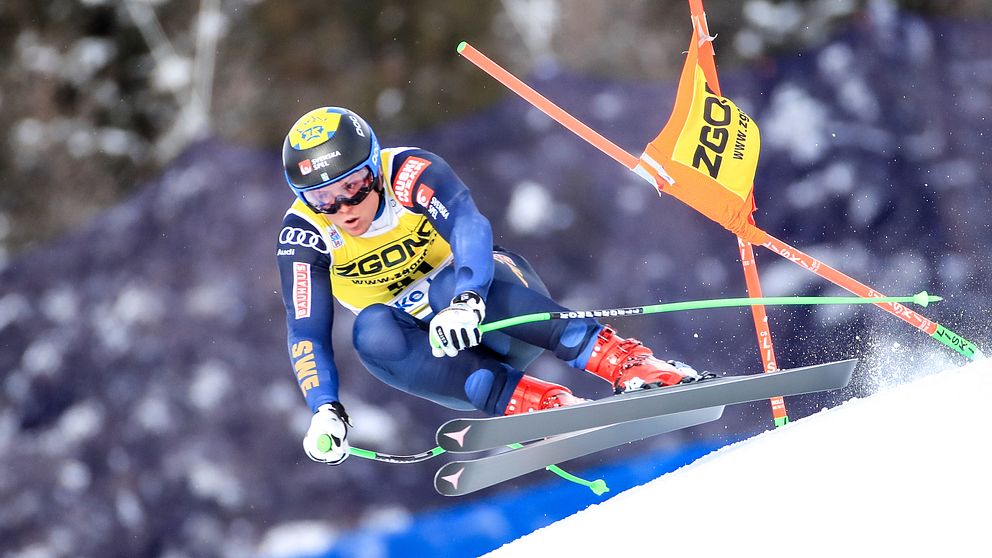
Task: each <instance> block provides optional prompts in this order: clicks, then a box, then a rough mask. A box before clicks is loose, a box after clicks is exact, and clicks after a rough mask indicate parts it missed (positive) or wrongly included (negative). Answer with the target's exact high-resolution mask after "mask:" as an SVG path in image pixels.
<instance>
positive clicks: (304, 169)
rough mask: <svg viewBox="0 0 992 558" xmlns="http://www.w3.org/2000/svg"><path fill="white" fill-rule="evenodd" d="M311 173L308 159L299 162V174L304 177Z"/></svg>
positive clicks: (311, 169)
mask: <svg viewBox="0 0 992 558" xmlns="http://www.w3.org/2000/svg"><path fill="white" fill-rule="evenodd" d="M312 172H313V163H311V162H310V159H304V160H302V161H300V173H302V174H303V175H304V176H306V175H308V174H310V173H312Z"/></svg>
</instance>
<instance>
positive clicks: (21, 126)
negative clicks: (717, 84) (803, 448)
mask: <svg viewBox="0 0 992 558" xmlns="http://www.w3.org/2000/svg"><path fill="white" fill-rule="evenodd" d="M706 8H707V14H708V19H709V22H710V26H711V31H712V32H714V33H715V34H717V40H716V43H715V46H716V49H717V60H718V65H719V68H720V71H721V80H722V84H723V89H724V92H725V94H727V95H728V96H730V97H731V98H733V99H734V100H735V101H736V102H737V103H738V104H739V105H741V106H742V108H744V109H745V110H746V111H747V112H748V113H749V114H751V115H752V116H753V117H754V118H755V119H756V121H757V123H758V125H759V126H760V128H761V131H762V144H763V145H762V147H763V150H762V160H761V162H760V164H759V170H758V176H757V179H756V182H757V189H756V199H757V201H758V204H759V209H758V213H757V214H756V218H757V220H758V223H759V225H762V226H763V227H764V228H765V229H766V230H768V231H769V232H771V233H772V234H774V235H776V236H778V237H779V238H782V239H784V240H786V241H789V242H791V243H792V244H794V245H795V246H797V247H799V248H802V249H804V250H807V251H809V252H810V253H812V254H813V255H815V256H817V257H820V258H821V259H823V260H824V261H826V262H828V263H830V264H832V265H834V266H835V267H838V268H840V269H842V270H843V271H845V272H847V273H848V274H850V275H852V276H854V277H855V278H858V279H860V280H862V281H864V282H866V283H868V284H870V285H872V286H875V287H876V288H878V289H879V290H881V291H884V292H887V293H888V294H912V293H914V292H916V291H919V290H922V289H924V288H925V289H928V290H930V291H931V292H935V293H937V294H942V295H944V296H946V297H948V300H947V301H945V302H944V303H942V304H941V305H938V306H936V307H934V308H931V309H928V310H926V311H924V313H925V314H926V315H927V316H929V317H931V318H933V319H935V320H937V321H939V322H941V323H945V324H946V325H948V326H949V327H951V328H952V329H954V330H956V331H959V332H960V333H962V334H963V335H965V336H966V337H969V338H971V339H973V340H975V341H976V342H979V343H980V344H982V342H983V341H986V345H987V340H988V339H989V338H990V336H989V332H988V324H989V304H988V293H989V286H990V285H989V282H990V279H989V271H990V270H989V262H988V258H987V256H986V255H985V251H984V247H985V246H986V244H987V243H988V242H989V241H990V240H992V217H990V216H989V215H988V208H989V207H990V201H992V200H990V193H989V182H990V178H992V172H990V168H989V163H988V158H989V148H988V145H989V137H990V135H992V125H990V107H992V77H990V76H992V54H990V52H992V3H990V2H988V1H979V0H972V1H960V2H952V1H931V2H925V1H904V2H895V1H884V0H876V1H869V2H858V1H854V0H820V1H812V2H771V1H764V0H749V1H744V2H730V1H717V0H710V1H709V2H707V3H706ZM690 33H691V28H690V25H689V20H688V8H687V6H686V3H685V2H683V1H675V0H671V1H667V0H666V1H653V2H649V1H646V0H643V1H641V0H631V1H626V0H625V1H610V2H593V1H568V0H504V1H501V2H495V1H492V2H488V1H487V2H441V1H416V2H414V1H405V2H400V1H396V2H375V1H352V2H337V1H334V2H318V1H294V2H275V1H264V0H243V1H225V0H202V1H193V0H174V1H170V0H143V1H125V0H118V1H111V0H61V1H60V0H54V1H46V2H33V1H28V0H19V1H17V0H15V1H7V2H2V3H0V62H2V64H0V83H2V87H0V134H2V138H3V140H2V141H3V149H2V151H0V372H2V377H0V381H2V384H0V387H2V390H0V464H2V467H0V470H2V476H0V502H3V505H2V506H0V552H2V553H3V554H5V555H11V556H186V555H191V556H244V555H252V554H256V553H259V552H261V553H265V554H269V555H274V554H280V553H287V552H291V551H293V549H296V550H295V551H298V552H301V551H302V550H301V549H306V548H311V549H312V548H319V547H320V545H321V544H326V542H327V541H329V540H332V539H333V538H334V537H335V536H336V535H337V534H340V533H341V532H344V531H346V530H348V529H353V528H355V527H358V526H363V525H367V524H374V523H376V522H380V523H381V522H383V521H393V522H397V523H403V521H405V518H408V517H410V514H413V513H416V512H420V511H424V510H431V509H438V508H442V507H444V506H448V505H450V504H451V501H450V500H444V499H442V498H441V497H438V496H436V495H435V494H434V492H433V490H432V489H431V488H430V479H431V476H432V474H433V471H434V469H435V468H436V467H435V465H436V464H426V465H422V466H421V465H418V466H411V467H407V468H402V467H396V466H388V465H381V464H375V463H368V462H361V461H359V460H358V459H352V460H350V461H349V462H348V463H347V464H346V465H345V466H342V467H338V468H335V469H327V468H324V467H319V466H316V465H314V464H312V463H310V462H309V461H308V460H307V459H306V457H305V456H304V455H303V452H302V450H301V447H300V439H301V437H302V434H303V432H304V431H305V429H306V426H307V424H308V421H309V416H308V412H307V410H306V408H305V405H304V403H303V401H302V398H301V397H300V395H299V392H298V390H297V389H296V387H295V384H294V381H293V378H292V376H291V371H290V367H289V362H288V357H287V355H286V349H285V317H284V314H283V310H282V304H281V300H280V297H279V295H278V293H277V290H278V281H277V276H276V273H275V261H274V246H275V235H276V233H277V231H278V226H279V222H280V219H281V217H282V212H283V211H284V208H285V207H287V206H288V205H289V204H290V203H291V201H292V199H293V196H292V194H291V193H290V192H289V190H288V188H287V187H286V186H285V184H284V182H283V179H282V177H281V169H280V162H279V152H278V149H279V146H280V145H281V142H282V139H283V134H284V133H285V131H286V130H287V129H288V127H289V125H290V124H292V122H294V121H295V120H296V118H298V117H299V116H300V115H302V114H303V113H305V112H306V111H308V110H309V109H311V108H314V107H317V106H323V105H329V104H335V105H342V106H347V107H349V108H352V109H354V110H356V111H358V112H359V113H361V114H363V115H365V116H366V118H367V119H368V120H369V121H370V122H371V123H372V125H373V126H374V127H375V128H376V130H377V132H378V134H379V135H380V139H381V140H383V142H384V143H385V144H386V145H417V146H420V147H424V148H427V149H430V150H432V151H435V152H437V153H439V154H441V155H442V156H444V157H446V158H447V159H448V160H449V162H450V163H451V164H452V166H453V167H454V168H455V170H456V171H457V172H458V173H459V174H460V175H461V176H462V178H463V179H464V180H465V181H466V182H467V183H468V184H469V185H470V187H471V188H472V189H473V193H474V195H475V197H476V200H477V201H478V203H479V205H480V206H481V207H482V209H483V211H484V213H486V214H487V215H488V216H489V217H490V219H491V220H492V221H493V223H494V226H495V228H496V233H497V241H498V242H499V243H501V244H504V245H506V246H508V247H511V248H513V249H516V250H517V251H519V252H521V253H522V254H523V255H524V256H525V257H527V258H528V259H530V260H531V262H532V263H533V264H534V265H535V267H536V268H537V269H538V271H539V272H540V273H541V274H542V276H543V277H544V278H545V280H546V282H547V283H548V285H549V287H550V288H551V290H552V292H553V294H555V295H556V296H557V297H558V298H559V299H560V300H562V301H563V302H565V303H566V304H569V305H571V306H572V307H575V308H584V309H585V308H596V307H604V306H626V305H641V304H652V303H656V302H658V301H676V300H686V299H690V298H711V297H721V296H742V295H743V293H744V289H743V279H742V277H741V272H740V264H739V262H738V260H737V258H738V256H737V249H736V242H735V240H734V239H733V238H732V237H731V236H730V235H729V234H728V233H726V232H725V231H723V230H722V229H720V228H719V227H717V226H716V225H714V224H712V223H709V222H706V221H705V219H704V218H703V217H701V216H699V215H697V214H695V213H694V212H692V211H691V210H689V209H687V208H685V207H684V206H682V205H681V204H679V203H678V202H676V201H674V200H673V199H671V198H667V197H665V198H659V197H658V196H657V195H655V194H654V193H652V192H651V191H650V190H649V189H648V188H645V184H644V183H643V182H642V181H640V179H638V178H637V177H636V176H634V175H633V174H631V173H629V172H627V171H625V170H624V169H623V168H621V167H619V166H618V165H616V164H615V163H614V162H613V161H611V160H610V159H608V158H606V157H605V156H603V155H601V154H600V153H599V152H598V151H596V150H595V149H593V148H591V147H588V146H587V145H585V144H584V143H582V142H581V140H578V139H577V138H575V137H574V136H572V135H571V134H569V133H568V132H567V131H564V130H563V129H561V128H560V127H559V126H557V125H556V124H554V123H553V122H551V121H550V120H548V119H547V118H546V117H545V116H543V115H542V114H540V113H538V112H536V111H535V110H533V109H531V108H530V107H529V106H528V105H526V104H525V103H523V102H522V101H520V100H518V99H516V98H515V97H513V96H512V94H509V93H508V92H507V91H505V90H504V89H503V87H502V86H500V85H499V84H497V83H495V82H494V81H492V80H491V78H489V77H488V76H486V75H485V74H483V73H482V72H481V71H479V70H478V69H476V68H475V67H474V66H472V65H471V64H469V63H468V62H467V61H465V60H463V59H461V57H459V56H457V54H456V53H455V47H456V45H457V44H458V43H459V41H461V40H467V41H469V42H471V43H472V44H473V45H474V46H476V47H477V48H479V49H480V50H482V51H483V52H485V53H486V54H488V55H489V56H490V57H492V58H493V59H495V60H496V61H498V62H499V63H501V64H503V65H504V66H505V67H506V68H507V69H509V70H510V71H511V72H513V73H515V74H516V75H518V76H520V77H522V78H524V79H525V80H526V81H528V82H529V83H531V84H532V85H533V86H534V87H535V88H536V89H538V90H539V91H541V92H543V93H545V94H546V95H547V96H548V97H550V98H551V99H552V100H554V101H556V102H557V103H558V104H559V105H561V106H562V107H563V108H565V109H566V110H569V111H570V112H572V113H573V114H575V115H576V116H577V117H579V118H580V119H582V120H584V121H586V122H587V123H588V124H590V125H591V126H592V127H593V128H595V129H597V130H598V131H600V132H602V133H603V134H604V135H605V136H607V137H609V138H611V139H613V140H614V141H615V142H617V143H618V144H619V145H620V146H621V147H624V148H625V149H627V150H628V151H630V152H631V153H634V154H639V153H640V150H641V149H643V147H644V145H645V144H646V143H647V141H649V140H650V139H651V138H653V137H654V135H655V134H656V133H657V132H658V130H659V129H660V128H661V126H662V125H663V124H664V122H665V121H666V120H667V117H668V113H669V111H670V109H671V104H672V101H673V99H674V89H675V87H674V86H675V80H676V79H677V75H678V71H679V69H680V68H681V65H682V62H683V56H682V52H683V51H684V50H685V49H686V47H687V45H688V40H689V34H690ZM758 258H759V259H758V263H759V270H760V271H761V275H762V279H763V285H764V287H765V294H767V295H770V296H775V295H791V294H797V295H799V294H840V293H839V291H838V290H837V289H836V288H834V287H831V286H829V285H825V284H824V283H823V282H822V281H820V280H819V279H817V278H816V277H815V276H813V275H811V274H809V273H807V272H805V271H803V270H802V269H800V268H798V267H796V266H794V265H791V264H789V263H788V262H785V261H783V260H780V259H779V258H777V257H776V256H774V255H772V254H770V253H768V252H763V251H759V253H758ZM337 315H338V316H339V317H340V319H339V320H338V321H337V323H336V324H335V334H336V338H337V345H338V347H339V349H338V354H339V364H340V366H341V368H342V370H343V371H344V375H345V376H344V378H343V379H342V384H343V398H344V399H345V403H346V405H347V406H348V409H349V411H350V412H351V414H352V416H353V418H354V420H355V423H356V429H355V431H354V443H355V444H356V445H360V446H362V447H371V448H373V449H381V450H383V451H386V452H392V453H405V452H409V453H412V452H417V451H421V450H423V449H426V448H427V447H430V446H431V445H432V436H433V430H434V428H436V426H437V425H438V424H439V423H440V421H442V420H444V419H446V418H449V417H451V416H454V414H453V413H451V412H450V411H447V410H444V409H440V408H437V407H435V406H433V405H430V404H427V403H425V402H422V401H419V400H416V399H414V398H412V397H409V396H406V395H404V394H401V393H399V392H395V391H392V390H390V389H387V388H385V387H384V386H383V385H382V384H380V383H378V382H377V381H376V380H374V379H373V378H372V377H371V376H370V375H368V374H367V373H365V372H364V371H363V370H362V367H361V365H360V363H358V361H357V360H356V359H355V357H354V355H352V354H351V352H350V351H349V350H348V349H347V344H348V333H349V331H350V323H351V321H350V320H351V318H350V317H349V316H347V315H346V313H345V312H343V311H339V312H338V313H337ZM770 315H771V320H772V333H773V336H774V338H775V340H776V349H777V352H778V360H779V363H780V365H781V366H783V367H788V366H798V365H803V364H811V363H813V362H818V361H823V360H827V359H831V358H846V357H850V356H859V357H861V358H862V359H863V364H862V366H861V368H859V373H858V374H859V375H858V379H857V382H856V385H855V386H852V387H851V388H849V389H848V390H846V391H845V392H844V393H842V394H837V395H833V396H830V397H823V396H821V397H806V398H795V400H790V402H789V410H790V416H792V417H793V418H794V419H796V418H801V417H802V416H805V415H808V414H810V413H812V412H815V411H817V410H819V408H821V407H823V406H825V405H831V404H836V403H837V402H839V401H841V400H843V399H845V398H849V397H851V396H861V395H866V394H868V393H871V392H872V391H873V390H875V389H877V388H878V386H880V385H885V384H887V383H891V382H896V381H900V380H901V379H903V378H904V377H906V376H912V375H913V374H915V373H917V372H919V371H921V370H931V369H933V368H934V367H939V366H943V365H950V364H953V363H958V362H960V361H958V360H956V359H955V357H954V356H953V355H950V354H948V353H947V352H946V351H943V350H942V349H940V348H939V347H935V346H934V343H933V342H932V341H931V340H928V339H926V337H924V336H922V335H920V334H918V333H917V332H915V331H912V330H910V329H909V328H908V327H907V326H905V325H904V324H903V323H902V322H899V321H898V320H896V319H894V318H892V317H890V316H888V315H887V314H884V313H882V312H881V311H877V310H872V309H864V308H825V309H820V310H810V309H788V310H782V309H771V310H770ZM615 325H617V326H618V327H620V329H621V330H622V331H623V332H624V333H625V334H632V335H635V336H638V337H639V338H641V339H643V340H645V341H646V342H648V344H650V345H652V346H654V347H655V348H656V351H657V352H659V353H662V354H665V355H667V356H671V357H673V358H679V359H681V360H685V361H688V362H690V363H693V364H695V365H697V367H699V368H709V369H712V370H720V371H730V373H743V372H753V371H757V370H759V369H760V361H759V360H758V355H757V351H756V350H755V342H754V333H753V327H752V325H751V321H750V316H749V314H748V313H747V312H746V311H738V310H724V311H713V312H706V313H699V314H680V315H665V316H655V317H644V318H629V319H626V320H623V321H622V322H620V321H618V323H616V324H615ZM986 350H988V349H987V347H986ZM533 372H534V373H536V374H537V375H540V376H542V377H545V378H547V379H551V380H557V381H563V382H567V383H569V385H571V386H573V387H574V388H575V389H576V391H577V392H579V393H580V394H581V395H585V396H588V397H599V396H605V395H606V390H605V386H604V385H601V384H600V383H597V382H595V381H594V380H592V379H590V378H586V377H582V375H580V374H578V373H576V372H575V371H572V370H569V369H566V368H565V367H563V366H562V365H561V364H560V363H558V362H556V361H554V360H553V359H542V360H540V361H539V362H538V364H537V366H536V367H535V370H534V371H533ZM769 417H770V413H769V410H768V405H767V403H762V404H754V405H749V406H740V407H738V408H735V409H733V410H728V415H727V417H726V418H725V419H724V420H723V421H721V422H720V423H719V424H714V425H708V426H705V427H701V428H699V429H693V431H690V432H686V433H682V434H676V435H672V436H667V437H663V438H659V439H657V440H651V441H647V442H643V443H641V444H637V445H634V446H631V447H629V448H626V449H621V450H614V451H611V452H604V453H603V454H600V455H597V456H593V457H590V458H588V459H586V460H582V461H579V462H577V463H578V465H577V466H583V465H585V466H591V465H600V464H605V463H611V462H615V461H617V460H618V459H620V458H621V457H623V456H625V455H628V454H633V453H638V452H643V451H647V450H649V449H658V448H667V447H672V446H677V445H679V444H681V443H685V442H687V441H690V440H693V439H697V440H698V439H709V438H712V439H718V438H720V437H728V438H733V437H740V436H745V435H748V434H750V433H754V432H758V431H760V430H762V429H764V428H767V427H768V426H769V425H770V418H769ZM534 477H535V475H531V476H529V477H525V478H523V479H521V480H520V481H519V482H516V483H509V484H508V486H505V487H499V488H496V489H491V490H489V491H486V492H484V493H482V494H480V495H479V496H478V498H486V497H489V496H491V495H493V494H498V493H500V492H501V491H503V490H507V489H511V488H514V487H519V486H527V484H528V483H529V482H532V480H533V478H534ZM287 541H289V542H287ZM313 541H316V542H313ZM308 545H310V546H308ZM287 549H289V550H287Z"/></svg>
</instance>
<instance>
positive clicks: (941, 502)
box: [491, 359, 992, 558]
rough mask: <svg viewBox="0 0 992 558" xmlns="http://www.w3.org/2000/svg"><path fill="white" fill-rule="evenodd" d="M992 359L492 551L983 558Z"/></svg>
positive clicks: (829, 415) (708, 460) (771, 436)
mask: <svg viewBox="0 0 992 558" xmlns="http://www.w3.org/2000/svg"><path fill="white" fill-rule="evenodd" d="M990 400H992V360H988V359H986V360H982V361H978V362H974V363H971V364H969V365H967V366H964V367H961V368H956V369H949V370H946V371H944V372H941V373H939V374H935V375H931V376H928V377H924V378H921V379H918V380H916V381H914V382H912V383H909V384H904V385H901V386H897V387H893V388H891V389H887V390H884V391H881V392H879V393H876V394H875V395H872V396H870V397H867V398H864V399H854V400H851V401H848V402H846V403H844V404H843V405H841V406H839V407H837V408H834V409H830V410H825V411H823V412H821V413H818V414H816V415H814V416H811V417H808V418H805V419H803V420H801V421H797V422H793V423H791V424H789V425H787V426H786V427H783V428H779V429H776V430H773V431H769V432H765V433H763V434H761V435H759V436H756V437H754V438H751V439H749V440H745V441H743V442H740V443H738V444H734V445H732V446H728V447H725V448H722V449H720V450H718V451H716V452H714V453H712V454H710V455H708V456H706V457H704V458H702V459H700V460H698V461H696V462H695V463H693V464H692V465H689V466H687V467H684V468H682V469H680V470H678V471H676V472H674V473H671V474H668V475H665V476H663V477H661V478H659V479H657V480H655V481H653V482H651V483H648V484H646V485H644V486H641V487H638V488H635V489H632V490H629V491H627V492H625V493H623V494H619V495H617V496H616V497H614V498H612V499H610V500H608V501H606V502H604V503H602V504H599V505H596V506H592V507H590V508H588V509H586V510H585V511H582V512H580V513H578V514H576V515H573V516H571V517H569V518H567V519H564V520H562V521H560V522H558V523H555V524H553V525H551V526H549V527H546V528H544V529H541V530H539V531H537V532H535V533H533V534H531V535H528V536H526V537H524V538H522V539H519V540H517V541H515V542H513V543H511V544H509V545H507V546H504V547H503V548H501V549H499V550H497V551H495V552H493V553H492V554H491V556H496V557H499V558H506V557H514V556H539V555H543V554H546V553H547V551H549V550H553V553H554V555H556V556H598V555H614V556H617V555H626V556H631V555H633V556H645V555H662V554H664V555H668V556H718V555H743V556H752V555H759V554H762V555H768V554H776V553H778V552H782V553H783V554H784V555H795V554H797V553H800V554H801V555H803V556H842V555H848V554H850V555H855V556H864V555H868V554H869V553H874V552H878V553H880V554H884V555H887V556H989V555H992V538H990V537H989V534H988V532H987V530H988V526H989V525H992V479H990V478H989V471H992V449H990V448H989V439H990V436H989V430H992V418H990V417H989V413H988V411H987V404H988V402H989V401H990Z"/></svg>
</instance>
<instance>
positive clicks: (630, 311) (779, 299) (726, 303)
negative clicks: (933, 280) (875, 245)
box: [479, 291, 943, 333]
mask: <svg viewBox="0 0 992 558" xmlns="http://www.w3.org/2000/svg"><path fill="white" fill-rule="evenodd" d="M940 300H943V298H942V297H939V296H934V295H930V294H927V292H926V291H921V292H919V293H917V294H915V295H913V296H891V297H881V298H860V297H853V296H773V297H754V298H751V297H748V298H717V299H711V300H689V301H685V302H669V303H665V304H651V305H648V306H631V307H628V308H607V309H603V310H573V311H568V312H537V313H534V314H523V315H521V316H514V317H512V318H505V319H502V320H497V321H495V322H489V323H487V324H482V325H480V326H479V331H481V332H482V333H486V332H488V331H494V330H497V329H503V328H506V327H512V326H516V325H521V324H529V323H533V322H543V321H548V320H574V319H582V318H606V317H614V316H634V315H638V314H660V313H664V312H679V311H684V310H703V309H709V308H732V307H740V306H755V305H761V306H795V305H827V304H878V303H900V302H912V303H914V304H918V305H920V306H923V307H926V306H927V305H928V304H930V303H931V302H937V301H940Z"/></svg>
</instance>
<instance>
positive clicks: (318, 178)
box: [282, 107, 382, 206]
mask: <svg viewBox="0 0 992 558" xmlns="http://www.w3.org/2000/svg"><path fill="white" fill-rule="evenodd" d="M282 164H283V168H284V170H285V173H286V182H288V183H289V187H290V188H292V189H293V192H295V193H296V197H298V198H300V200H302V201H303V203H305V204H307V205H308V206H309V205H310V204H309V203H308V202H307V200H306V199H305V198H304V197H303V192H304V191H306V190H314V189H317V188H321V187H323V186H326V185H328V184H331V183H332V182H336V181H338V180H340V179H342V178H344V177H345V176H348V175H349V174H351V173H352V172H354V171H356V170H359V169H361V168H362V167H369V170H370V171H372V181H373V182H372V183H373V184H375V185H376V186H375V187H376V189H377V190H379V189H380V188H381V184H380V177H381V175H382V164H381V162H380V160H379V140H378V139H376V137H375V132H373V131H372V127H371V126H369V125H368V123H366V122H365V120H363V119H362V117H361V116H358V115H357V114H355V113H354V112H351V111H350V110H348V109H345V108H340V107H321V108H318V109H314V110H311V111H310V112H308V113H306V114H304V115H303V117H301V118H300V119H299V120H297V121H296V124H293V127H292V128H290V129H289V134H287V135H286V140H285V141H284V142H283V144H282Z"/></svg>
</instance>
